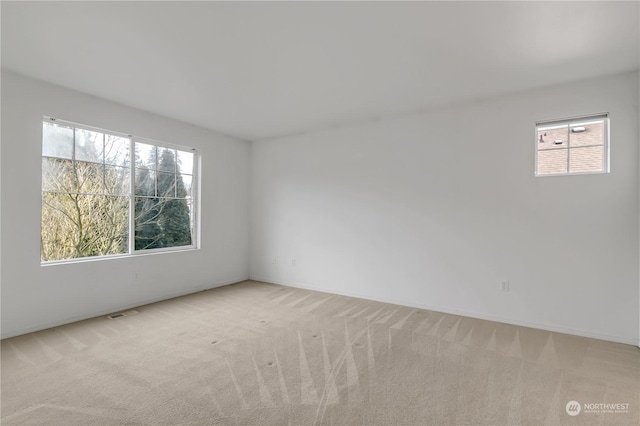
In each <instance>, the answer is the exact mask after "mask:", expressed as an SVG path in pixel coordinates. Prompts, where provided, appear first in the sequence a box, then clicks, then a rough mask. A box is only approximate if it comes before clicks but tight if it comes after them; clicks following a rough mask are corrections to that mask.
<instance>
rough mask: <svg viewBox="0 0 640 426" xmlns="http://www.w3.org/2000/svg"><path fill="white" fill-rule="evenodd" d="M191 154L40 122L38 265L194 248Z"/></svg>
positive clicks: (112, 134) (129, 138)
mask: <svg viewBox="0 0 640 426" xmlns="http://www.w3.org/2000/svg"><path fill="white" fill-rule="evenodd" d="M196 160H197V154H196V152H195V151H194V150H192V149H189V148H179V147H174V146H169V145H167V144H160V143H156V142H153V141H148V140H142V139H138V138H135V137H132V136H130V135H122V134H117V133H115V132H108V131H104V130H98V129H94V128H90V127H87V126H80V125H76V124H72V123H67V122H62V121H60V120H55V119H51V118H45V120H44V121H43V124H42V226H41V250H40V257H41V261H42V262H50V261H60V260H68V259H78V258H87V257H95V256H109V255H122V254H132V253H136V252H143V251H149V250H156V251H161V250H177V249H185V248H195V247H196V240H195V239H196V232H195V226H196V223H197V222H196V217H195V215H196V211H197V209H196V199H195V194H196V191H195V184H196V182H197V179H196V176H197V168H196V165H197V161H196Z"/></svg>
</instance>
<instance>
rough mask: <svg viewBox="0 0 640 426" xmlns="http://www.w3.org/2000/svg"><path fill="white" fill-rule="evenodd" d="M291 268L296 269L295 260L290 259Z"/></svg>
mask: <svg viewBox="0 0 640 426" xmlns="http://www.w3.org/2000/svg"><path fill="white" fill-rule="evenodd" d="M291 266H292V267H294V268H295V267H296V260H295V259H291Z"/></svg>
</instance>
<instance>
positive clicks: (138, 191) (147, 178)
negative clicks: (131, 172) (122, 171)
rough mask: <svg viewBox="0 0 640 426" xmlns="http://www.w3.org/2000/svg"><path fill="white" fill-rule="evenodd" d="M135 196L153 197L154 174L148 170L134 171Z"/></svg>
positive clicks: (154, 193) (154, 189) (154, 187)
mask: <svg viewBox="0 0 640 426" xmlns="http://www.w3.org/2000/svg"><path fill="white" fill-rule="evenodd" d="M134 186H135V195H144V196H148V197H155V195H156V172H154V171H153V170H149V169H136V181H135V185H134Z"/></svg>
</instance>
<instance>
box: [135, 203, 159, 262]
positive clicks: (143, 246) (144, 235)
mask: <svg viewBox="0 0 640 426" xmlns="http://www.w3.org/2000/svg"><path fill="white" fill-rule="evenodd" d="M161 207H162V205H161V201H160V200H159V199H157V198H146V197H136V201H135V213H134V214H135V244H134V245H135V249H136V250H149V249H154V248H162V247H164V240H163V232H162V228H161V227H160V223H159V221H160V212H161V210H162V208H161Z"/></svg>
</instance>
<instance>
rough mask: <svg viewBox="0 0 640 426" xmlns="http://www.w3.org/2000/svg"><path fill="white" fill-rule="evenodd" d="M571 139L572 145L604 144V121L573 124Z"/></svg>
mask: <svg viewBox="0 0 640 426" xmlns="http://www.w3.org/2000/svg"><path fill="white" fill-rule="evenodd" d="M569 141H570V144H571V147H576V146H585V145H602V144H604V122H603V121H600V122H598V123H591V124H587V125H581V124H579V123H578V124H576V125H572V126H571V131H570V133H569ZM571 171H573V170H571Z"/></svg>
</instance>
